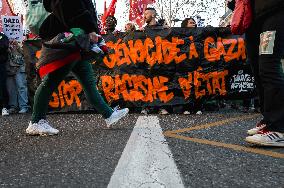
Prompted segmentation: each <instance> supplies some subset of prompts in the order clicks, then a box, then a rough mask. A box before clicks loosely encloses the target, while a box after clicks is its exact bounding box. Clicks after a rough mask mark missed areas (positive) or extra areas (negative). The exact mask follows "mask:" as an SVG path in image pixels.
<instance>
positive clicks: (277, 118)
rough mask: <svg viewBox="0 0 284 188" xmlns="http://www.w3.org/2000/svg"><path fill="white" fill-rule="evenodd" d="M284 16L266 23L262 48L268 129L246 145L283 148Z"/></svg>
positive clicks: (271, 17)
mask: <svg viewBox="0 0 284 188" xmlns="http://www.w3.org/2000/svg"><path fill="white" fill-rule="evenodd" d="M283 19H284V12H278V13H275V14H274V15H272V16H270V17H268V18H266V19H265V20H263V21H264V22H263V25H262V29H261V34H260V45H259V68H260V81H261V84H262V85H263V88H264V98H263V99H264V106H263V116H264V119H265V123H266V127H264V128H263V129H262V130H260V131H258V132H257V134H255V135H253V136H249V137H247V138H246V141H247V142H250V143H254V144H257V145H265V146H280V147H284V60H283V59H284V30H283V29H284V25H283V24H281V23H282V21H283Z"/></svg>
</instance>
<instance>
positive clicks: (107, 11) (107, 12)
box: [102, 0, 117, 30]
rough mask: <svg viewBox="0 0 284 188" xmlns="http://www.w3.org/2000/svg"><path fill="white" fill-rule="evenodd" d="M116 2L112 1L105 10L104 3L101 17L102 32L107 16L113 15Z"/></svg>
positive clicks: (115, 0)
mask: <svg viewBox="0 0 284 188" xmlns="http://www.w3.org/2000/svg"><path fill="white" fill-rule="evenodd" d="M116 2H117V0H112V1H111V3H110V5H109V7H108V8H106V1H105V11H104V14H103V15H102V30H104V28H105V23H106V19H107V17H108V16H114V14H115V8H116Z"/></svg>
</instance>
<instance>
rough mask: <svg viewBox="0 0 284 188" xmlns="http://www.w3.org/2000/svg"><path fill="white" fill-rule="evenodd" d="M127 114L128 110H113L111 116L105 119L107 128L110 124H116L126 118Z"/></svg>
mask: <svg viewBox="0 0 284 188" xmlns="http://www.w3.org/2000/svg"><path fill="white" fill-rule="evenodd" d="M128 112H129V109H128V108H123V109H121V110H118V109H116V108H115V109H114V111H113V113H112V114H111V116H110V117H109V118H107V119H105V121H106V124H107V127H108V128H110V127H111V125H112V124H114V123H116V122H118V120H120V119H121V118H123V117H124V116H126V115H127V114H128Z"/></svg>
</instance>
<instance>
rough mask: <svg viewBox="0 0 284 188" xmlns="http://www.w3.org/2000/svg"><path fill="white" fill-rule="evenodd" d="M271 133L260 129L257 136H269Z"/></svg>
mask: <svg viewBox="0 0 284 188" xmlns="http://www.w3.org/2000/svg"><path fill="white" fill-rule="evenodd" d="M271 133H272V132H271V131H269V130H267V129H261V130H259V131H258V132H257V134H263V135H268V134H271Z"/></svg>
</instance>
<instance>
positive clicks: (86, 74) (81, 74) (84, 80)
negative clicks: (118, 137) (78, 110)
mask: <svg viewBox="0 0 284 188" xmlns="http://www.w3.org/2000/svg"><path fill="white" fill-rule="evenodd" d="M72 71H73V73H74V74H75V75H76V77H77V79H78V81H79V82H80V83H81V85H82V87H83V89H84V92H85V95H86V97H87V99H88V101H89V102H90V103H91V104H92V105H93V107H95V109H96V110H97V111H98V112H99V113H100V114H102V116H103V117H104V118H105V120H106V124H107V127H110V126H111V125H112V124H114V123H116V122H117V121H118V120H120V119H121V118H123V117H124V116H126V115H127V114H128V112H129V109H128V108H123V109H117V108H115V109H114V110H113V109H111V108H110V107H109V106H108V105H107V103H106V102H105V101H104V99H103V98H102V96H101V95H100V93H99V92H98V90H97V82H96V79H95V77H94V71H93V68H92V66H91V64H90V62H88V61H81V62H79V63H77V64H76V65H75V66H74V68H73V69H72Z"/></svg>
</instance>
